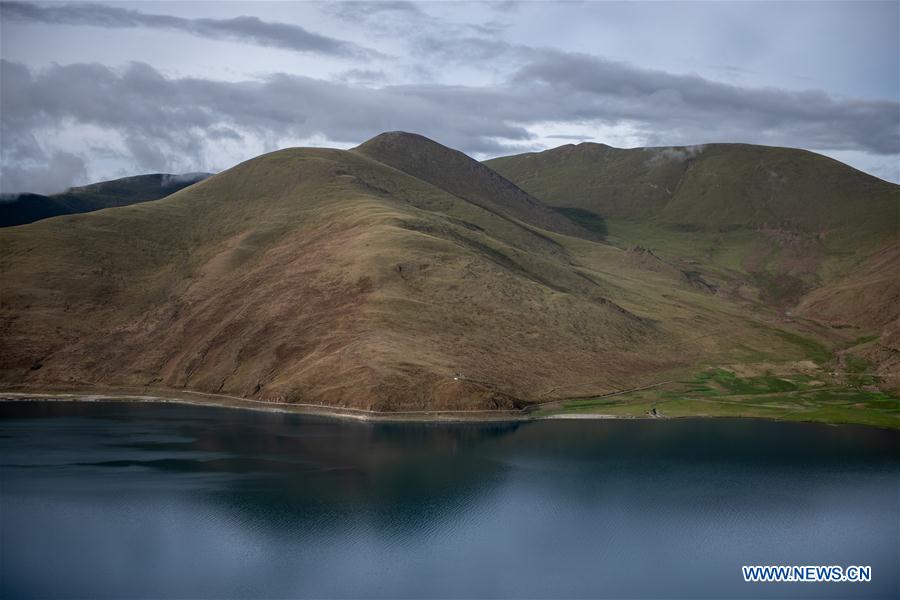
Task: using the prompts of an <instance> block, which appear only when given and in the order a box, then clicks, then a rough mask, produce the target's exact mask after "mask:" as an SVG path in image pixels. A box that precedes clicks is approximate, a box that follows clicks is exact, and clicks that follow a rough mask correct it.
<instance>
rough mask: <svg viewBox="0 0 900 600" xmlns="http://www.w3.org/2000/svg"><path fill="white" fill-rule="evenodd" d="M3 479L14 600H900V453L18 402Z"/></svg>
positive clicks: (5, 407) (655, 429) (553, 429)
mask: <svg viewBox="0 0 900 600" xmlns="http://www.w3.org/2000/svg"><path fill="white" fill-rule="evenodd" d="M0 459H2V467H0V596H2V597H4V598H27V597H80V598H86V597H91V598H105V597H116V598H124V597H141V598H147V597H180V598H185V597H189V598H199V597H354V598H356V597H385V598H389V597H404V598H407V597H414V598H419V597H454V598H456V597H477V598H493V597H527V598H556V597H558V598H569V597H633V598H638V597H661V596H665V597H707V598H720V597H724V596H733V597H834V598H845V597H850V596H853V597H885V598H888V597H893V598H896V597H898V596H900V541H898V535H900V434H898V432H895V431H888V430H879V429H872V428H865V427H856V426H840V427H831V426H826V425H819V424H801V423H779V422H767V421H757V420H739V419H733V420H726V419H722V420H717V419H688V420H607V421H602V420H596V421H586V420H578V421H574V420H572V421H561V420H560V421H536V422H519V423H466V424H437V423H430V424H429V423H362V422H355V421H348V420H338V419H330V418H324V417H312V416H303V415H296V414H281V413H272V412H254V411H243V410H230V409H223V408H212V407H200V406H186V405H174V404H137V403H126V402H122V403H74V402H9V403H0ZM745 564H762V565H765V564H788V565H794V564H796V565H820V564H821V565H842V566H844V565H871V567H872V581H871V582H870V583H827V584H812V583H794V584H786V583H783V584H762V583H745V582H744V581H743V578H742V576H741V565H745Z"/></svg>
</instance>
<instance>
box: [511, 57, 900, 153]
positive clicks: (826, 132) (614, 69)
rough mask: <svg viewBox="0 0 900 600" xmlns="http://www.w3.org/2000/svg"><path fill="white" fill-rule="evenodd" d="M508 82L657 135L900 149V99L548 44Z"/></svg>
mask: <svg viewBox="0 0 900 600" xmlns="http://www.w3.org/2000/svg"><path fill="white" fill-rule="evenodd" d="M511 84H512V86H513V88H518V89H522V90H526V89H527V90H531V91H532V92H533V93H535V94H536V95H538V96H541V95H543V96H547V95H551V96H555V97H557V98H560V99H561V100H562V104H563V105H565V106H566V107H567V110H566V112H568V113H569V114H568V115H567V116H568V118H569V119H573V118H579V117H581V118H584V119H598V120H600V121H605V122H618V121H626V122H631V123H634V124H637V125H638V127H639V128H643V129H644V130H645V133H646V134H647V135H655V136H658V138H659V139H671V138H672V137H675V138H676V139H677V140H678V141H681V140H682V139H684V138H691V139H694V140H696V139H697V138H698V136H699V137H703V132H704V131H705V132H706V137H707V138H711V137H712V138H721V139H720V140H719V139H717V140H716V141H756V142H761V143H771V144H778V145H790V146H802V147H806V148H815V149H831V150H864V151H868V152H873V153H876V154H897V153H900V103H898V102H896V101H879V100H859V99H846V98H844V99H839V98H834V97H832V96H829V95H828V94H826V93H825V92H823V91H821V90H807V91H788V90H782V89H778V88H747V87H740V86H735V85H728V84H724V83H719V82H715V81H710V80H708V79H704V78H702V77H699V76H697V75H675V74H671V73H666V72H664V71H657V70H651V69H642V68H638V67H634V66H632V65H629V64H626V63H621V62H614V61H609V60H604V59H602V58H598V57H595V56H589V55H583V54H571V53H563V52H557V51H550V50H548V51H544V52H543V53H542V55H541V56H539V57H536V58H535V59H534V60H532V61H531V62H530V63H529V64H527V65H526V66H524V67H522V68H520V69H518V70H517V71H516V73H515V74H514V76H513V78H512V82H511ZM651 141H653V140H651Z"/></svg>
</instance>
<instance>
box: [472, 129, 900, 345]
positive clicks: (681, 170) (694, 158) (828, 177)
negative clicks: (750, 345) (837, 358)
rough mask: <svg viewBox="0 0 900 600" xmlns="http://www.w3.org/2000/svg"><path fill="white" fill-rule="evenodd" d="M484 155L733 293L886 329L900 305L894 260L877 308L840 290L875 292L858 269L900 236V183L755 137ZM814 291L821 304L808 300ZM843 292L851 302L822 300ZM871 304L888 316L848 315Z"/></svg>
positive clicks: (530, 187)
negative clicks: (753, 140)
mask: <svg viewBox="0 0 900 600" xmlns="http://www.w3.org/2000/svg"><path fill="white" fill-rule="evenodd" d="M486 164H487V165H489V166H490V167H491V168H493V169H496V170H497V171H498V172H500V173H501V174H502V175H504V176H506V177H508V178H509V179H511V180H512V181H514V182H515V183H516V184H517V185H519V186H521V187H522V188H523V189H525V190H526V191H528V192H529V193H531V194H533V195H534V196H536V197H538V198H540V199H541V200H543V201H545V202H547V203H548V204H551V205H554V206H557V207H566V208H576V209H579V210H586V211H590V212H593V213H595V214H596V215H598V218H602V219H603V220H604V223H605V225H606V227H607V229H608V232H609V236H608V237H609V239H610V241H612V242H613V243H616V244H618V245H620V246H622V247H628V246H631V245H641V246H644V247H647V248H650V249H652V250H656V251H657V252H659V253H662V254H663V255H667V256H669V257H673V258H677V259H681V260H687V261H691V262H693V263H695V264H699V265H701V266H702V267H701V268H702V269H706V270H707V271H709V272H710V273H711V274H713V276H715V275H718V276H719V277H721V278H723V279H724V280H726V281H727V282H729V283H728V286H729V287H730V289H731V291H732V292H734V293H735V294H738V295H743V296H746V297H748V298H750V299H755V300H758V301H761V302H762V303H764V304H766V305H769V306H779V307H781V308H783V309H789V308H791V307H795V306H797V305H798V304H799V305H800V306H801V307H804V310H805V308H806V307H812V306H813V305H815V306H817V307H818V309H817V311H816V312H815V314H817V315H819V316H822V317H827V320H829V321H830V322H835V323H838V322H840V321H841V320H843V321H848V320H849V321H850V322H852V323H854V324H857V325H865V326H877V327H880V326H884V325H885V324H887V323H888V322H890V321H891V320H892V319H893V317H891V315H893V314H894V313H895V312H896V311H893V312H892V310H891V308H890V302H889V301H891V300H893V299H896V296H897V294H898V292H900V284H898V283H897V282H898V281H900V265H898V262H897V261H896V260H893V261H883V260H882V261H881V263H879V266H878V268H877V271H878V276H877V277H875V278H874V279H873V278H872V277H870V278H869V280H871V281H872V285H874V286H876V287H877V290H876V289H875V288H872V291H873V293H874V298H872V301H873V302H875V304H874V305H872V304H869V305H867V306H866V305H862V304H859V302H857V306H856V307H850V306H847V305H846V301H847V299H848V298H849V295H848V294H847V293H840V292H838V291H837V290H838V289H839V288H840V289H846V288H847V286H848V285H852V287H853V288H854V289H855V290H856V291H857V293H860V294H862V295H868V292H865V293H862V292H861V290H862V289H863V287H865V286H864V285H863V281H862V279H861V278H860V277H859V272H860V271H861V270H863V271H865V270H867V269H870V267H868V266H867V264H868V262H869V261H870V260H874V258H873V257H875V256H877V255H879V254H880V253H885V252H890V251H889V250H887V249H889V248H891V247H892V246H893V247H895V246H896V245H897V244H898V242H900V187H898V186H896V185H893V184H890V183H887V182H885V181H882V180H880V179H877V178H875V177H872V176H869V175H866V174H864V173H862V172H860V171H857V170H855V169H853V168H851V167H848V166H847V165H844V164H842V163H839V162H837V161H834V160H832V159H830V158H827V157H824V156H821V155H818V154H814V153H812V152H807V151H803V150H793V149H788V148H770V147H764V146H751V145H746V144H710V145H706V146H692V147H681V148H677V147H675V148H637V149H631V150H622V149H617V148H611V147H609V146H604V145H600V144H590V143H586V144H579V145H577V146H573V145H568V146H562V147H560V148H556V149H554V150H548V151H546V152H540V153H533V154H522V155H518V156H510V157H504V158H498V159H495V160H491V161H488V162H487V163H486ZM876 279H877V281H876ZM829 286H836V287H835V288H834V291H833V292H827V291H825V288H829ZM861 286H862V287H861ZM811 293H815V295H814V297H815V298H817V299H818V300H817V301H816V302H812V301H810V300H806V299H804V298H805V296H806V295H807V294H811ZM862 295H860V297H859V299H860V300H861V298H862ZM837 296H840V297H841V298H842V299H843V300H841V301H839V303H840V304H841V306H834V307H833V308H828V307H827V306H825V305H824V303H825V302H826V299H827V298H834V299H835V301H837ZM879 299H880V300H879ZM871 313H875V314H878V315H881V317H880V318H876V319H874V320H873V319H872V318H871V317H866V318H854V319H848V318H846V317H845V316H844V315H847V316H848V317H849V315H851V314H853V315H858V316H863V315H866V314H869V315H871ZM808 314H809V315H810V316H812V315H813V313H808ZM875 321H877V322H875Z"/></svg>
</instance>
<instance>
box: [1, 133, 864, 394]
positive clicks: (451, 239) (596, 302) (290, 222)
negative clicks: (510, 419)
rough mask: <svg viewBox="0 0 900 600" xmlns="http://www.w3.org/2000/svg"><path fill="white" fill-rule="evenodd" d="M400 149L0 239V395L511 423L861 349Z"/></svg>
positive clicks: (293, 157) (292, 168)
mask: <svg viewBox="0 0 900 600" xmlns="http://www.w3.org/2000/svg"><path fill="white" fill-rule="evenodd" d="M393 138H394V139H393V140H392V141H391V144H390V147H391V149H392V150H391V153H389V154H385V153H384V151H383V150H378V151H375V148H377V147H378V146H379V144H380V143H379V144H374V145H373V144H365V145H363V146H362V147H360V148H358V149H356V150H353V151H339V150H326V149H308V148H293V149H288V150H282V151H278V152H274V153H271V154H267V155H264V156H261V157H258V158H256V159H253V160H250V161H247V162H245V163H242V164H240V165H238V166H236V167H234V168H232V169H229V170H228V171H225V172H223V173H221V174H219V175H216V176H213V177H211V178H209V179H207V180H205V181H203V182H201V183H198V184H196V185H193V186H191V187H189V188H186V189H184V190H181V191H180V192H177V193H175V194H173V195H171V196H169V197H167V198H165V199H163V200H160V201H157V202H152V203H143V204H135V205H131V206H126V207H120V208H115V209H110V210H105V211H100V212H95V213H89V214H81V215H71V216H67V217H64V218H59V219H51V220H46V221H42V222H38V223H33V224H31V225H28V226H24V227H17V228H9V229H5V230H3V231H0V277H2V278H3V281H4V282H5V287H4V293H3V294H2V297H0V382H2V383H3V384H4V387H10V386H13V387H15V386H20V387H25V388H32V389H40V388H48V387H75V386H86V387H90V388H92V389H98V388H101V389H102V388H103V387H104V386H110V387H121V386H128V387H147V388H154V389H155V388H165V389H175V390H177V389H191V390H197V391H203V392H210V393H222V394H231V395H236V396H242V397H247V398H253V399H258V400H269V401H280V402H294V403H312V404H326V405H331V406H345V407H356V408H366V409H373V410H388V411H392V410H423V409H427V410H436V409H509V408H518V407H524V406H530V405H537V404H538V403H541V402H546V401H551V400H564V399H566V398H573V397H583V396H592V395H598V394H605V393H609V392H612V391H616V390H622V389H629V388H633V387H639V386H641V385H646V384H648V383H653V382H657V381H662V380H668V379H671V378H684V377H690V376H693V375H692V374H695V373H696V372H697V371H698V369H699V370H702V369H705V368H707V367H709V366H715V365H721V364H741V365H745V368H746V369H749V370H751V371H752V370H754V369H755V370H757V371H760V373H763V372H764V371H765V370H767V369H769V368H771V365H778V366H779V368H782V369H787V370H792V369H794V370H795V369H808V368H812V369H820V370H822V369H826V368H828V367H829V365H830V364H831V361H833V360H834V357H833V355H832V350H833V349H836V348H843V347H846V346H848V345H849V344H850V343H852V342H853V341H854V340H856V338H857V337H858V335H859V332H858V331H856V330H855V329H853V328H850V329H840V330H832V329H829V328H825V327H820V326H817V325H815V324H814V323H807V322H795V323H785V322H784V321H783V320H780V319H779V318H777V315H775V314H774V313H770V312H764V311H762V312H760V311H756V310H750V309H748V307H747V306H745V305H744V304H741V303H740V302H735V301H733V300H732V299H730V298H728V297H726V296H723V295H721V294H718V293H716V292H715V291H714V285H708V284H711V283H714V282H707V281H706V280H705V279H704V278H703V275H702V274H696V273H693V272H692V271H688V272H687V273H686V272H685V270H684V269H682V268H680V265H678V264H672V263H670V262H667V261H666V260H664V259H663V258H660V257H659V256H657V255H656V254H654V253H653V252H651V251H640V250H635V249H630V250H622V249H620V248H617V247H615V246H613V245H609V244H605V243H599V242H597V241H594V240H592V239H588V238H590V237H591V235H590V234H584V233H583V231H582V230H580V229H575V230H574V232H576V233H579V234H582V235H580V236H570V235H565V234H562V233H559V232H557V231H553V230H552V229H555V228H556V227H557V226H559V227H560V229H565V228H568V227H574V226H573V225H571V224H561V223H560V222H558V221H555V220H548V221H547V223H548V227H551V229H542V228H540V227H538V223H539V221H537V220H536V219H539V218H544V217H547V218H548V219H550V217H549V216H548V215H554V213H553V212H551V211H549V210H548V209H547V207H546V206H544V205H543V204H541V203H540V201H539V200H536V199H535V198H533V197H527V196H526V195H524V194H523V193H522V192H520V191H516V190H515V188H509V187H508V185H507V184H505V183H503V179H502V178H501V177H499V176H495V175H491V174H490V173H485V171H486V169H485V168H484V167H480V166H477V163H475V164H474V165H473V164H472V163H474V161H471V159H468V158H466V157H465V156H464V155H459V156H456V155H455V154H454V155H453V158H452V159H447V160H446V162H445V163H441V165H438V167H440V168H438V167H435V168H434V169H433V170H429V169H426V168H420V165H418V164H417V163H416V161H415V160H414V161H413V163H414V164H413V165H409V164H403V163H402V161H400V160H399V158H398V157H400V156H402V155H403V153H404V151H403V145H402V144H403V143H404V142H403V141H402V139H401V140H400V141H398V140H397V139H396V136H393ZM405 139H406V142H405V143H408V144H409V145H408V147H407V152H408V153H409V154H410V155H413V156H416V157H421V153H422V151H423V145H422V142H421V140H417V139H415V138H411V137H407V138H405ZM375 141H378V138H376V140H375ZM398 144H399V145H398ZM435 146H437V145H435ZM426 148H429V146H427V145H426ZM440 148H442V147H439V148H438V149H437V150H436V151H435V152H436V154H435V156H445V153H444V150H440ZM431 149H432V150H434V148H433V147H431ZM416 160H418V158H417V159H416ZM441 160H444V159H443V158H442V159H441ZM383 161H388V162H390V163H391V164H386V163H385V162H383ZM398 165H399V166H402V167H404V168H403V169H401V168H399V166H398ZM414 167H415V168H414ZM482 177H483V178H484V179H480V178H482ZM479 181H483V182H484V183H483V184H481V183H478V182H479ZM460 182H465V186H471V188H472V189H467V188H466V187H465V186H463V184H462V183H460ZM482 185H483V186H485V187H487V188H488V189H486V190H480V187H481V186H482ZM445 186H446V187H445ZM461 186H463V187H461ZM490 186H498V189H501V190H502V189H506V190H507V191H508V194H507V193H504V194H500V193H499V192H496V191H492V190H493V189H494V188H491V187H490ZM447 188H450V189H447ZM476 188H478V189H476ZM509 190H511V191H509ZM554 218H555V217H554ZM816 361H818V365H819V366H817V362H816Z"/></svg>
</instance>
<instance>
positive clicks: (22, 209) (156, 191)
mask: <svg viewBox="0 0 900 600" xmlns="http://www.w3.org/2000/svg"><path fill="white" fill-rule="evenodd" d="M211 175H212V174H211V173H184V174H180V175H173V174H171V173H153V174H150V175H135V176H132V177H123V178H121V179H113V180H110V181H101V182H99V183H92V184H89V185H83V186H79V187H73V188H70V189H68V190H67V191H65V192H62V193H60V194H52V195H50V196H44V195H41V194H28V193H23V194H12V195H9V196H7V197H5V198H3V200H2V201H0V227H10V226H13V225H24V224H26V223H33V222H34V221H39V220H41V219H48V218H50V217H57V216H59V215H70V214H76V213H84V212H91V211H94V210H100V209H103V208H110V207H113V206H127V205H129V204H135V203H138V202H148V201H150V200H158V199H160V198H164V197H166V196H168V195H169V194H174V193H175V192H177V191H178V190H181V189H184V188H186V187H187V186H189V185H192V184H194V183H197V182H198V181H203V180H204V179H206V178H207V177H210V176H211Z"/></svg>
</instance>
